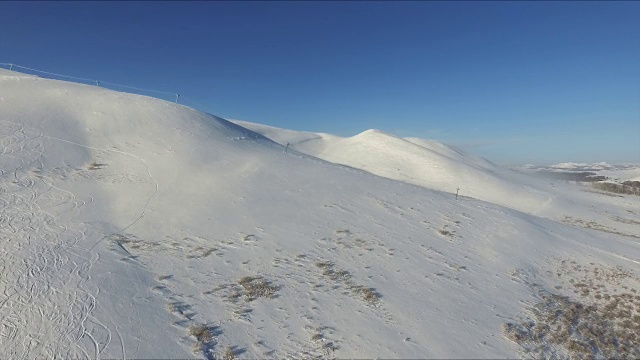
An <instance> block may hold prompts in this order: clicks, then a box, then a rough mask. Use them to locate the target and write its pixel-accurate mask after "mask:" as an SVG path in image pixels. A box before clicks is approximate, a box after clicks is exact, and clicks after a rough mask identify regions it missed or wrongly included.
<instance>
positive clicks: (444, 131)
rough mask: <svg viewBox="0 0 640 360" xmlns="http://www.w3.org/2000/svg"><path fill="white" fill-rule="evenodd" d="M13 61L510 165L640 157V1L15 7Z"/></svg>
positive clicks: (249, 115) (4, 37)
mask: <svg viewBox="0 0 640 360" xmlns="http://www.w3.org/2000/svg"><path fill="white" fill-rule="evenodd" d="M0 14H2V21H1V22H0V62H11V63H16V64H20V65H24V66H29V67H33V68H37V69H43V70H47V71H51V72H58V73H62V74H69V75H73V76H78V77H87V78H92V79H94V78H95V79H101V80H103V81H111V82H115V83H122V84H131V85H134V86H139V87H144V88H150V89H157V90H163V91H169V92H179V93H180V94H181V96H182V99H183V100H184V101H185V103H187V104H189V105H196V104H197V106H195V107H198V108H200V109H203V110H206V111H208V112H210V113H213V114H216V115H220V116H223V117H228V118H235V119H242V120H248V121H254V122H259V123H263V124H268V125H273V126H278V127H284V128H291V129H296V130H308V131H319V132H328V133H334V134H338V135H343V136H351V135H355V134H356V133H359V132H361V131H363V130H366V129H369V128H377V129H381V130H384V131H388V132H391V133H394V134H397V135H400V136H416V137H424V138H431V139H437V140H441V141H444V142H449V143H453V144H457V145H460V146H463V147H465V148H467V149H469V150H470V151H472V152H475V153H477V154H480V155H482V156H485V157H487V158H488V159H490V160H493V161H495V162H499V163H510V164H523V163H534V164H545V163H555V162H562V161H578V162H595V161H607V162H611V163H620V162H640V22H639V21H638V19H639V18H640V3H638V2H595V1H594V2H577V1H570V2H517V1H516V2H507V1H500V2H338V1H336V2H139V3H129V2H112V3H108V2H59V3H55V2H24V3H21V2H0Z"/></svg>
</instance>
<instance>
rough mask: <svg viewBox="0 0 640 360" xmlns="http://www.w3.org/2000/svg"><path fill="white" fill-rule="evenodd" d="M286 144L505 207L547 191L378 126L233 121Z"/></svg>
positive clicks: (538, 201) (533, 207)
mask: <svg viewBox="0 0 640 360" xmlns="http://www.w3.org/2000/svg"><path fill="white" fill-rule="evenodd" d="M236 123H237V124H239V125H241V126H244V127H246V128H248V129H252V130H254V131H256V132H258V133H261V134H263V135H265V136H266V137H268V138H270V139H272V140H274V141H276V142H278V143H280V144H286V143H287V142H288V143H290V148H292V149H295V150H297V151H300V152H302V153H306V154H309V155H312V156H316V157H318V158H321V159H324V160H327V161H330V162H334V163H338V164H344V165H349V166H353V167H355V168H358V169H363V170H366V171H368V172H371V173H373V174H376V175H380V176H384V177H388V178H392V179H397V180H402V181H406V182H409V183H412V184H416V185H421V186H425V187H427V188H431V189H436V190H441V191H446V192H449V193H455V192H456V189H457V188H458V187H459V188H460V189H461V191H462V192H461V194H462V195H466V196H471V197H473V198H476V199H482V200H486V201H490V202H494V203H497V204H501V205H504V206H512V207H513V206H514V201H513V198H514V197H517V198H518V199H519V201H518V203H517V208H518V209H521V210H524V211H529V212H535V211H537V209H539V208H540V207H541V206H542V205H543V204H544V203H545V202H546V201H548V200H549V195H548V194H544V193H542V192H540V191H535V190H533V189H531V188H530V187H529V186H527V185H525V184H521V183H519V182H518V181H514V178H515V177H516V176H517V175H516V174H508V173H507V171H505V170H503V169H501V168H499V167H497V166H495V165H494V164H492V163H490V162H488V161H486V160H484V159H480V158H477V157H474V156H471V155H470V154H466V153H464V152H462V151H460V150H458V149H455V148H453V147H450V146H447V145H445V144H442V143H438V142H435V141H429V140H423V139H417V138H408V139H402V138H399V137H396V136H394V135H391V134H387V133H384V132H381V131H378V130H367V131H365V132H363V133H361V134H358V135H356V136H353V137H350V138H341V137H337V136H331V135H327V134H313V133H303V132H294V131H290V130H283V129H277V128H272V127H267V126H264V125H259V124H252V123H248V122H243V121H236Z"/></svg>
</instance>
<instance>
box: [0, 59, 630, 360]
mask: <svg viewBox="0 0 640 360" xmlns="http://www.w3.org/2000/svg"><path fill="white" fill-rule="evenodd" d="M278 134H281V132H278ZM290 135H292V136H299V138H298V140H299V141H298V142H297V145H296V149H298V150H299V151H301V152H303V150H302V149H320V148H322V147H323V146H325V145H326V144H324V143H323V142H322V141H313V140H309V141H307V144H306V145H305V144H302V141H303V140H305V139H311V137H309V138H307V136H311V135H307V134H290ZM313 136H318V135H313ZM364 136H365V137H374V138H375V137H377V136H379V134H378V133H369V134H364ZM323 138H324V139H327V142H333V141H336V142H337V141H341V140H340V139H338V138H335V139H332V138H331V137H330V136H324V137H323ZM272 139H273V137H272ZM289 139H291V138H289ZM281 140H282V139H279V140H276V141H278V142H279V141H281ZM394 141H395V140H394ZM402 141H405V140H402ZM406 142H407V144H406V146H407V148H408V149H413V146H420V147H421V148H424V149H427V145H428V144H423V145H416V144H413V143H411V142H409V141H406ZM416 142H417V141H416ZM412 144H413V145H412ZM0 145H1V147H0V149H1V151H0V170H1V172H0V225H1V227H0V255H1V256H0V318H2V322H1V323H0V338H2V346H0V358H36V357H62V358H190V357H199V358H221V357H223V355H224V354H233V355H234V356H236V357H237V358H283V357H336V358H371V357H384V358H496V357H499V358H504V357H516V356H518V354H519V351H520V350H521V348H520V347H519V345H518V344H516V343H514V342H512V341H510V340H508V339H507V338H505V336H504V335H503V333H502V327H503V324H504V323H505V322H508V321H515V320H516V319H518V318H519V317H520V316H521V315H522V314H523V313H524V312H525V311H526V307H527V306H528V305H531V304H534V303H535V302H536V301H537V300H538V299H539V298H538V294H539V292H538V291H537V290H536V289H537V288H533V287H532V283H533V282H535V283H536V284H537V285H536V286H543V285H544V286H546V287H548V288H549V289H556V288H557V286H559V285H558V282H557V281H558V280H557V279H556V278H555V277H554V276H555V275H554V274H553V271H554V270H555V269H557V268H559V267H560V266H561V265H560V264H562V261H567V260H570V261H574V262H576V263H578V264H588V263H594V264H601V265H602V266H603V267H616V266H617V267H619V268H622V269H625V270H626V271H630V272H632V273H636V274H637V273H638V272H639V271H640V264H639V263H638V261H637V259H639V258H640V246H639V245H638V243H637V242H632V241H629V239H628V237H625V236H622V235H617V234H612V233H604V232H596V231H593V230H589V229H581V228H576V227H571V226H567V225H564V224H561V223H558V222H555V221H550V220H546V219H542V218H539V217H535V216H532V215H529V214H525V213H522V212H519V211H516V210H513V209H510V208H506V207H503V206H500V205H495V204H491V203H487V202H484V201H481V200H476V199H472V198H469V197H462V198H460V199H459V201H455V200H454V199H453V198H452V196H450V194H447V193H443V192H439V191H434V190H429V189H425V188H424V187H420V186H415V185H411V184H407V183H404V182H401V181H396V180H392V179H386V178H383V177H379V176H375V175H372V174H370V173H368V172H365V171H361V170H358V169H355V168H353V167H348V166H341V165H336V164H333V163H329V162H326V161H323V160H320V159H317V158H315V157H312V156H308V155H305V154H301V153H299V152H293V151H291V152H285V147H284V146H282V145H280V144H278V143H277V142H275V141H272V140H270V139H268V138H267V137H265V136H263V135H260V134H258V133H257V132H254V131H252V130H249V129H247V128H245V127H242V126H239V125H237V124H234V123H231V122H229V121H226V120H224V119H221V118H218V117H215V116H212V115H209V114H204V113H201V112H198V111H196V110H193V109H190V108H187V107H184V106H181V105H179V104H175V103H169V102H165V101H162V100H158V99H154V98H149V97H144V96H139V95H132V94H125V93H119V92H114V91H110V90H107V89H103V88H99V87H95V86H88V85H81V84H75V83H68V82H62V81H55V80H47V79H41V78H37V77H33V76H28V75H23V74H20V73H16V72H10V71H4V70H3V71H1V72H0ZM394 146H395V145H394ZM326 150H327V151H329V150H330V149H328V147H327V149H326ZM427 150H429V151H431V152H433V153H434V156H436V155H435V154H436V153H437V154H440V155H439V156H442V157H447V158H449V159H451V160H450V163H451V164H453V163H455V156H456V155H455V153H451V152H450V150H447V149H440V152H438V151H436V150H435V149H427ZM318 151H319V150H318ZM391 165H392V164H391V163H390V164H388V166H391ZM435 165H436V164H435V163H434V166H435ZM475 165H477V166H479V167H481V166H485V165H487V166H490V164H488V163H486V164H485V163H484V162H482V161H481V160H479V162H478V163H477V164H475ZM452 166H453V165H452ZM465 166H466V165H465ZM390 169H392V168H391V167H390ZM486 174H487V175H486V176H488V177H489V176H491V174H490V172H488V173H486ZM409 175H411V174H409ZM508 185H509V184H505V186H508ZM495 191H497V190H495ZM594 196H595V195H594ZM528 201H532V202H533V201H538V200H537V198H536V197H535V196H534V195H531V200H528ZM624 206H625V207H624V211H630V212H633V213H634V214H640V204H639V203H638V202H629V203H628V204H625V205H624ZM621 211H623V210H621ZM629 216H631V215H629ZM630 226H631V225H630ZM632 285H633V284H632ZM633 286H635V285H633ZM560 288H562V286H560ZM558 291H565V290H558ZM566 291H567V292H569V289H567V290H566ZM567 295H571V294H570V293H568V294H567ZM557 351H558V352H557V353H556V354H560V355H562V354H566V352H563V351H565V350H562V349H559V350H557Z"/></svg>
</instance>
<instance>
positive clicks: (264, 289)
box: [238, 276, 279, 301]
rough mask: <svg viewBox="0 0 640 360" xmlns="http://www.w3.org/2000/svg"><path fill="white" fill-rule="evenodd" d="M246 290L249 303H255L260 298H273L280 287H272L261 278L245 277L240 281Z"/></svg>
mask: <svg viewBox="0 0 640 360" xmlns="http://www.w3.org/2000/svg"><path fill="white" fill-rule="evenodd" d="M238 284H240V285H241V286H242V288H243V290H244V292H243V293H244V296H245V299H246V300H247V301H253V300H255V299H257V298H260V297H265V298H269V299H270V298H273V297H274V296H275V294H276V293H277V292H278V289H279V288H278V286H274V285H271V282H270V281H269V280H266V279H264V278H263V277H261V276H245V277H243V278H242V279H240V281H238Z"/></svg>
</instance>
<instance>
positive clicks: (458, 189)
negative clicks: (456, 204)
mask: <svg viewBox="0 0 640 360" xmlns="http://www.w3.org/2000/svg"><path fill="white" fill-rule="evenodd" d="M458 191H460V188H457V189H456V200H458Z"/></svg>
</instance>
